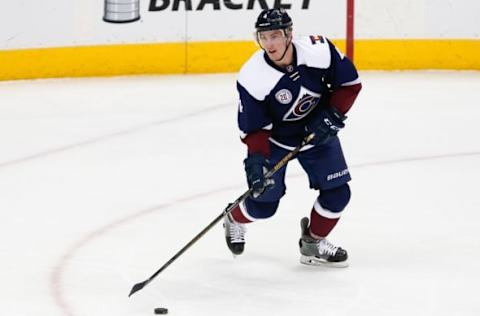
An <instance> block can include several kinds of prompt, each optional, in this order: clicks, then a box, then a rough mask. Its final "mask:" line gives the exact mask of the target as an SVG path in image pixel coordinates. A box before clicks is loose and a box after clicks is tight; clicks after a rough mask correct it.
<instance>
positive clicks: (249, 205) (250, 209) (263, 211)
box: [245, 198, 279, 219]
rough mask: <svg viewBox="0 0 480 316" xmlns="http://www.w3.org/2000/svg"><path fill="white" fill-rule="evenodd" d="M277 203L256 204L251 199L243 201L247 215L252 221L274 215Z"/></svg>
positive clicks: (256, 202)
mask: <svg viewBox="0 0 480 316" xmlns="http://www.w3.org/2000/svg"><path fill="white" fill-rule="evenodd" d="M278 204H279V201H274V202H258V201H255V200H253V199H251V198H247V199H246V200H245V207H246V211H247V213H248V215H250V216H251V217H252V218H253V219H263V218H269V217H271V216H273V215H274V214H275V212H276V211H277V208H278Z"/></svg>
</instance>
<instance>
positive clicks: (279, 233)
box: [0, 71, 480, 316]
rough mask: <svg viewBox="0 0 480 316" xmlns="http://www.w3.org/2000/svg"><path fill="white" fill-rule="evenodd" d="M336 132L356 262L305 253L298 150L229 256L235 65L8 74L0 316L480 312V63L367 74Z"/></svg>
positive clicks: (0, 170) (236, 165) (341, 231)
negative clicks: (278, 192) (188, 72)
mask: <svg viewBox="0 0 480 316" xmlns="http://www.w3.org/2000/svg"><path fill="white" fill-rule="evenodd" d="M361 76H362V79H363V84H364V89H363V91H362V92H361V95H360V96H359V98H358V100H357V103H356V104H355V106H354V108H353V109H352V110H351V111H350V113H349V118H348V121H347V127H346V128H345V129H344V130H343V131H342V132H341V139H342V141H343V148H344V152H345V155H346V157H347V161H348V163H349V165H350V171H351V173H352V176H353V181H352V182H351V188H352V192H353V196H352V200H351V203H350V205H349V206H348V208H347V209H346V210H345V212H344V215H343V217H342V219H341V221H340V223H339V225H338V226H337V228H336V229H335V230H334V232H333V233H332V234H331V236H330V240H331V241H333V242H334V243H337V244H339V245H341V246H342V247H344V248H346V249H347V250H348V251H349V255H350V259H349V262H350V267H348V268H346V269H327V268H316V267H309V266H304V265H301V264H300V263H299V253H298V249H297V248H298V247H297V242H298V237H299V233H300V232H299V220H300V218H301V217H303V216H305V215H308V214H309V212H310V209H311V207H312V205H313V202H314V199H315V196H316V193H315V192H314V191H311V190H309V189H308V182H307V179H306V176H305V175H304V173H303V171H302V170H301V168H300V167H299V165H298V163H297V162H296V161H293V162H291V163H290V165H289V168H288V172H287V186H288V192H287V195H286V196H285V197H284V198H283V199H282V202H281V204H280V208H279V210H278V212H277V214H276V215H275V216H274V217H273V218H271V219H270V220H266V221H262V222H258V223H255V224H252V225H250V226H249V227H248V232H247V245H246V251H245V253H244V254H243V255H242V256H238V257H236V258H235V259H234V258H233V257H232V255H231V254H230V252H229V251H228V249H227V248H226V246H225V242H224V236H223V229H222V226H221V224H219V225H217V226H215V227H214V228H213V229H212V230H211V231H210V232H208V233H207V234H206V235H205V236H204V237H203V238H202V239H200V241H198V242H197V243H196V244H195V245H194V246H193V247H192V248H190V249H189V250H188V251H187V252H186V253H184V254H183V255H182V256H181V257H180V258H179V259H178V260H177V261H175V262H174V263H173V264H172V265H171V266H169V267H168V268H167V269H166V270H164V271H163V272H162V273H161V274H160V275H158V277H157V278H156V279H154V280H153V281H152V282H151V283H150V284H149V285H147V286H146V287H145V288H144V289H143V290H141V291H139V292H137V293H136V294H134V295H133V296H132V297H131V298H128V297H127V295H128V293H129V291H130V289H131V287H132V286H133V284H135V283H137V282H140V281H143V280H145V279H147V278H148V277H149V276H150V275H152V274H153V273H154V272H155V271H156V270H157V269H158V268H159V267H161V266H162V265H163V264H164V263H165V262H166V261H167V260H168V259H170V258H171V257H172V256H173V255H174V254H175V253H176V252H177V251H178V250H179V249H180V248H181V247H183V245H185V244H186V243H187V242H188V241H189V240H190V239H191V238H193V236H195V235H196V234H197V233H198V232H199V231H200V230H201V229H203V228H204V227H205V226H206V225H207V224H208V223H210V221H212V220H213V219H214V218H215V217H216V216H217V215H219V214H220V213H221V212H222V210H223V208H224V207H225V206H226V205H227V204H228V202H231V201H233V200H235V199H236V197H237V196H238V195H240V194H241V193H243V192H244V191H245V189H246V187H245V180H244V172H243V167H242V160H243V158H244V155H245V146H244V145H243V144H242V143H241V142H240V141H239V134H238V131H237V126H236V110H237V109H236V104H237V101H236V91H235V75H234V74H223V75H197V76H160V77H134V78H128V77H125V78H105V79H71V80H39V81H18V82H3V83H0V240H1V242H0V254H1V261H0V280H1V282H0V313H1V314H2V315H15V316H20V315H26V316H32V315H48V316H57V315H66V316H100V315H101V316H105V315H116V316H122V315H128V316H136V315H151V314H153V309H154V308H155V307H166V308H168V309H169V314H170V315H199V316H200V315H209V316H215V315H232V316H235V315H323V316H325V315H368V316H372V315H379V316H380V315H382V316H384V315H389V316H390V315H398V316H404V315H422V316H425V315H432V316H433V315H434V316H441V315H445V316H446V315H461V316H465V315H472V316H473V315H475V316H477V315H480V302H479V299H478V293H477V290H478V286H479V284H480V263H479V262H478V261H479V260H480V193H479V189H478V187H477V185H478V179H479V178H480V141H479V136H480V127H479V122H480V106H479V101H478V100H479V99H480V72H448V71H447V72H364V73H361Z"/></svg>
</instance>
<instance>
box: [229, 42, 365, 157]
mask: <svg viewBox="0 0 480 316" xmlns="http://www.w3.org/2000/svg"><path fill="white" fill-rule="evenodd" d="M292 42H293V51H294V52H293V56H294V60H293V63H292V65H290V66H288V67H286V69H282V68H280V67H278V66H276V65H275V64H274V63H273V62H272V61H270V60H269V58H268V57H267V55H266V53H265V52H264V51H263V50H259V51H257V52H256V53H255V54H254V55H253V56H252V57H251V58H250V59H249V60H248V61H247V62H246V63H245V64H244V65H243V67H242V69H241V70H240V73H239V76H238V80H237V89H238V92H239V95H240V102H239V108H238V125H239V128H240V130H241V134H242V138H243V137H245V136H246V135H248V134H250V133H253V132H255V131H258V130H262V129H264V130H270V131H271V138H270V141H272V142H274V143H275V144H277V145H279V146H281V147H284V148H291V147H295V146H297V145H298V144H299V143H300V142H301V141H302V139H303V137H304V136H305V124H306V123H307V122H308V121H309V120H311V119H312V118H313V117H315V115H316V114H317V113H318V112H319V109H320V108H321V107H322V106H325V105H327V104H328V100H329V96H330V94H331V92H332V91H334V90H335V89H337V88H339V87H341V86H347V85H354V84H357V83H360V79H359V77H358V73H357V70H356V69H355V66H354V65H353V63H352V62H350V60H348V58H346V57H345V56H343V54H342V53H340V52H339V51H338V50H337V49H336V47H335V46H334V45H333V44H332V43H331V42H330V41H328V40H327V39H326V38H325V37H322V36H305V37H301V38H296V39H294V40H293V41H292Z"/></svg>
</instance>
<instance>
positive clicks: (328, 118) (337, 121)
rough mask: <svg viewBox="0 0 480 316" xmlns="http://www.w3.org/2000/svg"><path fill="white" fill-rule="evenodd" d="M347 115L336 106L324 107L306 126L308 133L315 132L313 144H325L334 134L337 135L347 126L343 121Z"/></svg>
mask: <svg viewBox="0 0 480 316" xmlns="http://www.w3.org/2000/svg"><path fill="white" fill-rule="evenodd" d="M346 119H347V117H346V116H345V115H343V114H342V113H341V112H339V111H338V110H337V109H335V108H334V107H328V108H326V109H322V110H321V111H320V113H319V115H318V117H316V118H315V119H313V120H312V121H311V122H309V123H308V124H307V126H306V127H305V129H306V131H307V133H308V134H310V133H315V137H314V138H313V140H312V142H311V143H312V144H313V145H317V146H318V145H323V144H325V143H326V142H327V141H328V139H329V138H330V137H332V136H335V135H337V133H338V131H339V130H341V129H342V128H344V127H345V123H343V122H344V121H345V120H346Z"/></svg>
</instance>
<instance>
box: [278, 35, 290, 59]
mask: <svg viewBox="0 0 480 316" xmlns="http://www.w3.org/2000/svg"><path fill="white" fill-rule="evenodd" d="M285 43H286V44H287V45H286V47H285V50H284V51H283V54H282V57H280V58H279V59H276V60H275V61H280V60H282V59H283V57H285V54H286V53H287V50H288V48H289V47H290V44H291V43H292V40H291V39H290V40H289V39H288V36H287V39H286V40H285Z"/></svg>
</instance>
